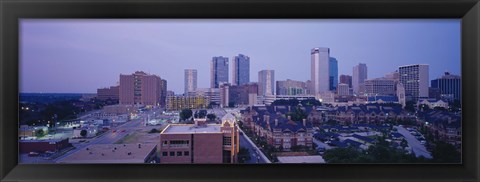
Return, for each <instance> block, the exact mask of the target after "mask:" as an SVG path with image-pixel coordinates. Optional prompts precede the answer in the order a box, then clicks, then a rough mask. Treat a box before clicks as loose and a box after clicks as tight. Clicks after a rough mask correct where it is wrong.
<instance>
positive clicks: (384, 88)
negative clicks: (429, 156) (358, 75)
mask: <svg viewBox="0 0 480 182" xmlns="http://www.w3.org/2000/svg"><path fill="white" fill-rule="evenodd" d="M364 85H365V94H366V95H368V96H375V95H395V80H392V79H386V78H376V79H368V80H365V81H364Z"/></svg>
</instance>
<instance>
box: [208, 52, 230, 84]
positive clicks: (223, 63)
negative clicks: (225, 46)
mask: <svg viewBox="0 0 480 182" xmlns="http://www.w3.org/2000/svg"><path fill="white" fill-rule="evenodd" d="M222 83H228V58H227V57H222V56H219V57H213V58H212V62H211V64H210V88H219V87H220V85H221V84H222Z"/></svg>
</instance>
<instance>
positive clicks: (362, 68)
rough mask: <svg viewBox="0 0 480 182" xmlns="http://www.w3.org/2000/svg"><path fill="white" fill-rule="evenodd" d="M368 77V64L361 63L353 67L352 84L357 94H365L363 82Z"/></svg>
mask: <svg viewBox="0 0 480 182" xmlns="http://www.w3.org/2000/svg"><path fill="white" fill-rule="evenodd" d="M366 79H367V65H366V64H364V63H359V64H358V65H356V66H354V67H353V76H352V86H353V92H354V93H355V94H363V92H364V89H362V88H363V83H364V81H365V80H366Z"/></svg>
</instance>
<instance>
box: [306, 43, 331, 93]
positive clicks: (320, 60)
mask: <svg viewBox="0 0 480 182" xmlns="http://www.w3.org/2000/svg"><path fill="white" fill-rule="evenodd" d="M310 54H311V75H310V76H311V81H312V84H311V87H312V88H311V90H312V91H313V94H314V95H316V94H319V93H322V92H326V91H329V90H330V66H329V65H330V64H329V63H330V49H329V48H321V47H320V48H319V47H317V48H313V49H312V50H311V52H310Z"/></svg>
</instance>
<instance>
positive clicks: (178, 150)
mask: <svg viewBox="0 0 480 182" xmlns="http://www.w3.org/2000/svg"><path fill="white" fill-rule="evenodd" d="M205 122H206V119H195V124H169V125H168V126H167V127H166V128H165V129H164V130H163V131H162V133H160V143H161V144H160V163H184V164H186V163H195V164H199V163H236V162H237V154H238V151H239V136H238V127H237V124H236V122H235V117H234V116H232V115H231V114H227V115H225V116H224V117H223V118H222V124H206V123H205Z"/></svg>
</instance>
